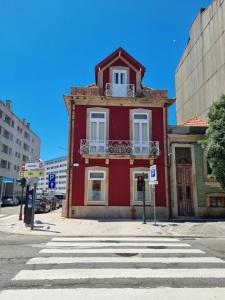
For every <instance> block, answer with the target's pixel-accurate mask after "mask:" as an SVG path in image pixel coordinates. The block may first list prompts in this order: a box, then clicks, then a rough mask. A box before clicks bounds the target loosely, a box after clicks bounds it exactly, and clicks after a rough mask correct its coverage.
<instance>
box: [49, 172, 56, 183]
mask: <svg viewBox="0 0 225 300" xmlns="http://www.w3.org/2000/svg"><path fill="white" fill-rule="evenodd" d="M48 181H50V182H54V181H55V174H48Z"/></svg>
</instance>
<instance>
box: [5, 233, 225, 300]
mask: <svg viewBox="0 0 225 300" xmlns="http://www.w3.org/2000/svg"><path fill="white" fill-rule="evenodd" d="M31 297H32V300H36V299H38V300H40V299H45V300H48V299H51V300H52V299H54V300H59V299H60V300H61V299H79V300H80V299H81V300H82V299H98V300H103V299H104V300H112V299H114V298H115V297H116V298H117V300H121V299H130V300H133V299H135V300H137V299H143V300H145V299H147V300H148V299H151V300H154V299H160V300H164V299H166V300H172V299H173V300H176V299H181V298H182V300H185V299H188V300H189V299H190V297H192V300H195V299H196V300H197V299H198V300H199V299H204V300H211V299H219V300H222V299H223V300H224V299H225V261H224V260H222V259H221V258H218V257H213V256H209V255H207V253H206V252H205V251H203V250H201V249H195V248H193V247H192V246H191V245H190V244H188V243H187V241H182V240H180V239H177V238H161V237H151V238H150V237H149V238H147V237H133V238H130V237H122V238H121V237H120V238H116V237H113V238H110V237H96V238H95V237H89V238H85V237H80V238H79V237H74V238H72V237H62V238H52V239H51V241H49V242H48V243H46V244H45V245H44V248H43V249H41V250H40V251H39V255H38V256H37V257H33V258H31V259H29V260H28V261H27V263H26V266H25V267H24V269H22V270H21V271H19V272H18V273H17V274H16V275H15V276H14V277H13V278H12V281H11V289H8V290H3V291H2V292H1V293H0V299H1V300H11V299H14V298H17V299H23V300H27V299H31Z"/></svg>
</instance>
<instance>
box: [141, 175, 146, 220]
mask: <svg viewBox="0 0 225 300" xmlns="http://www.w3.org/2000/svg"><path fill="white" fill-rule="evenodd" d="M142 198H143V224H146V217H145V178H144V174H143V187H142Z"/></svg>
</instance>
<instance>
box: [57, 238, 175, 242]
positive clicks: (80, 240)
mask: <svg viewBox="0 0 225 300" xmlns="http://www.w3.org/2000/svg"><path fill="white" fill-rule="evenodd" d="M52 241H55V242H84V241H96V242H97V241H103V242H104V241H124V242H137V241H140V242H154V241H156V242H179V241H180V240H179V239H176V238H161V237H153V238H152V237H151V238H142V237H131V238H129V237H118V238H115V237H112V238H109V237H107V238H104V237H96V238H95V237H82V238H76V237H72V238H65V237H62V238H52Z"/></svg>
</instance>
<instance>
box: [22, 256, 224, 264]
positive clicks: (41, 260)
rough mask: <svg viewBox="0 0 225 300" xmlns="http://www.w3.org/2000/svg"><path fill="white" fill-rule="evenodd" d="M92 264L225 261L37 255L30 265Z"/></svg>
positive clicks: (196, 258) (218, 261) (217, 259)
mask: <svg viewBox="0 0 225 300" xmlns="http://www.w3.org/2000/svg"><path fill="white" fill-rule="evenodd" d="M74 263H82V264H90V263H163V264H172V263H184V264H185V263H222V264H223V263H225V261H224V260H222V259H220V258H217V257H90V256H89V257H37V258H32V259H30V260H28V262H27V264H28V265H33V264H34V265H36V264H37V265H38V264H46V265H47V264H74Z"/></svg>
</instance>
